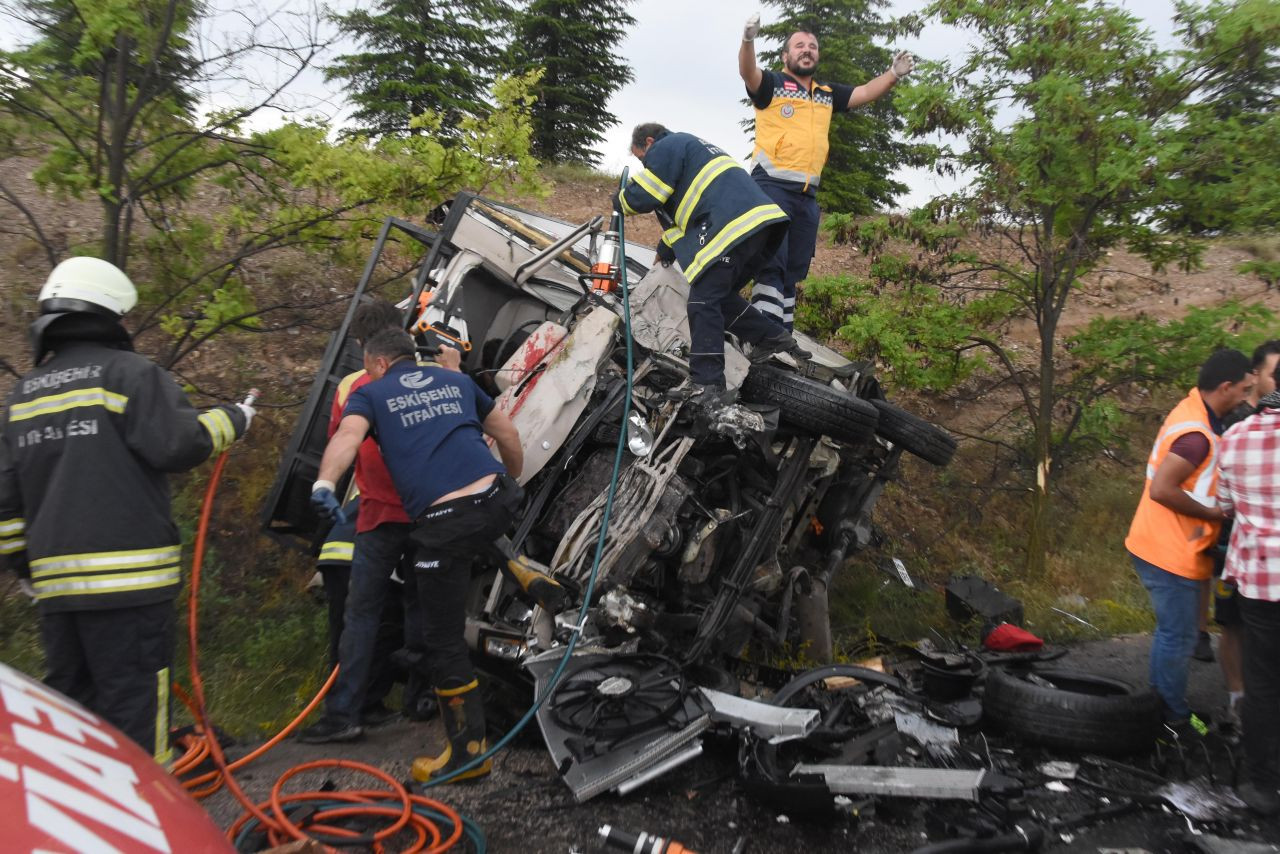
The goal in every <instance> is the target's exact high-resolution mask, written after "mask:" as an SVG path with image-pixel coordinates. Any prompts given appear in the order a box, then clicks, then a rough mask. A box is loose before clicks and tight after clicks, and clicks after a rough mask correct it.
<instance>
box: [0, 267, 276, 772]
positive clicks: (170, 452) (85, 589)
mask: <svg viewBox="0 0 1280 854" xmlns="http://www.w3.org/2000/svg"><path fill="white" fill-rule="evenodd" d="M137 300H138V295H137V291H136V290H135V289H134V286H133V283H132V282H131V281H130V280H129V277H128V276H126V275H125V274H124V273H123V272H122V271H121V270H119V269H118V268H116V267H115V266H114V265H112V264H109V263H108V262H106V261H102V260H100V259H97V258H70V259H68V260H66V261H63V262H62V263H61V264H59V265H58V266H57V267H55V268H54V269H53V272H52V273H50V274H49V280H48V281H47V282H46V283H45V285H44V287H43V288H42V289H41V291H40V296H39V309H40V315H39V317H38V318H37V319H36V321H35V323H34V324H32V327H31V332H32V343H33V345H34V351H35V364H36V367H35V369H34V370H32V371H31V372H30V373H28V374H26V375H25V376H23V377H22V378H21V379H20V380H18V383H17V386H16V387H15V388H14V390H13V392H12V393H11V394H10V396H9V402H8V407H7V409H6V412H5V414H4V417H3V421H0V554H4V555H6V556H7V557H8V560H9V563H10V566H11V567H12V568H13V569H15V570H16V571H17V572H18V574H19V575H20V576H22V577H24V578H26V579H29V583H30V587H31V589H32V590H34V596H35V599H36V603H37V606H38V608H39V612H40V632H41V636H42V640H43V642H44V650H45V658H46V664H47V667H48V675H47V677H46V679H45V681H46V682H47V683H48V684H49V686H50V687H52V688H56V689H57V690H59V691H61V692H62V693H64V694H66V695H68V696H69V697H71V698H72V699H75V700H78V701H79V702H81V703H82V704H84V705H85V706H87V707H89V708H90V709H92V710H93V711H95V712H97V713H98V714H100V715H102V716H103V717H104V718H106V719H107V720H108V721H110V722H111V723H112V724H114V725H115V726H116V727H118V728H119V729H121V730H123V731H124V732H125V733H126V734H127V735H128V736H129V737H130V738H132V739H134V740H135V741H137V742H138V743H139V744H140V745H142V747H143V748H144V749H145V750H146V751H147V752H148V753H151V754H153V755H154V756H155V757H156V759H157V760H159V761H166V760H167V758H168V756H169V732H168V730H169V724H168V720H169V715H168V713H169V681H170V672H169V670H170V664H171V661H172V658H173V633H174V613H173V598H174V596H175V595H176V594H177V592H178V588H179V586H180V584H181V562H182V554H181V541H182V540H181V536H180V535H179V533H178V529H177V526H175V525H174V523H173V518H172V516H171V514H170V507H169V504H170V496H169V484H168V473H170V472H181V471H185V470H187V469H190V468H192V467H194V466H196V465H198V464H200V463H201V462H203V461H204V460H206V459H207V458H208V457H209V456H210V455H211V454H216V453H218V452H220V451H222V450H223V449H224V448H226V447H227V446H228V445H230V444H231V443H232V442H234V441H235V440H236V439H237V438H239V437H240V436H241V435H243V434H244V431H245V430H246V429H248V426H249V422H250V420H251V419H252V418H253V414H254V412H253V409H252V408H251V407H249V406H247V405H244V404H235V405H227V406H217V407H214V408H213V409H209V410H206V411H204V412H197V411H196V410H195V409H193V408H192V406H191V404H190V403H189V402H188V401H187V399H186V397H185V396H184V395H183V393H182V390H181V389H180V388H179V387H178V385H177V383H175V382H174V380H173V378H172V377H170V376H169V374H168V373H167V372H165V371H164V370H163V369H162V368H161V367H160V366H158V365H156V364H155V363H154V362H152V361H150V360H149V359H147V358H145V357H143V356H140V355H138V354H137V353H134V352H133V345H132V341H131V339H130V336H129V333H128V332H127V331H126V330H125V328H124V327H123V326H122V325H121V317H122V316H123V315H124V314H125V313H126V312H128V311H129V310H130V309H131V308H133V306H134V304H135V303H136V302H137Z"/></svg>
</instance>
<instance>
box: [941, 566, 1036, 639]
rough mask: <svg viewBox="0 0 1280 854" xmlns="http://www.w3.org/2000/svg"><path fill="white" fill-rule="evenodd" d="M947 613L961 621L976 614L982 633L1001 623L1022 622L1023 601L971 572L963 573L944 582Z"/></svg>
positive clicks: (1016, 623)
mask: <svg viewBox="0 0 1280 854" xmlns="http://www.w3.org/2000/svg"><path fill="white" fill-rule="evenodd" d="M947 613H948V614H950V615H951V618H952V619H954V620H959V621H961V622H964V621H967V620H971V619H973V618H974V617H978V618H979V619H981V620H982V624H983V633H984V634H985V633H986V631H987V630H988V629H990V628H992V627H995V626H998V625H1000V624H1001V623H1012V624H1013V625H1015V626H1021V625H1022V603H1021V602H1019V601H1018V600H1017V599H1014V598H1013V597H1012V596H1010V595H1008V594H1007V593H1003V592H1001V591H1000V589H999V588H997V587H996V586H995V585H994V584H992V583H991V582H990V581H987V580H986V579H984V578H978V577H977V576H974V575H962V576H960V577H958V578H953V579H951V581H950V582H949V583H948V584H947Z"/></svg>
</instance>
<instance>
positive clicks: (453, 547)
mask: <svg viewBox="0 0 1280 854" xmlns="http://www.w3.org/2000/svg"><path fill="white" fill-rule="evenodd" d="M522 494H523V493H522V490H521V489H520V487H519V486H518V485H517V484H516V482H515V481H514V480H513V479H511V478H510V477H508V476H507V475H505V474H501V475H498V477H497V478H496V479H495V480H494V482H493V484H492V485H491V486H490V487H489V488H487V489H485V490H483V491H481V492H478V493H476V494H474V495H466V496H463V497H462V498H455V499H454V500H452V501H446V502H444V503H442V504H435V505H432V506H431V507H430V508H428V509H427V512H426V513H424V514H423V515H422V517H421V518H420V519H419V520H418V521H417V523H416V527H415V528H414V530H413V542H414V545H415V546H416V547H417V551H416V552H415V555H414V580H415V581H416V582H417V586H418V599H419V601H420V602H421V603H422V627H423V640H424V642H425V644H426V655H427V664H428V667H429V668H430V670H431V681H432V683H433V684H434V685H435V687H436V690H440V689H449V688H461V687H463V686H465V685H467V684H469V683H470V682H471V680H472V679H474V678H475V671H474V670H473V669H472V667H471V655H470V653H469V652H468V650H467V640H466V636H465V634H464V632H465V630H466V625H467V612H466V607H467V591H468V589H469V588H470V586H471V563H472V561H473V560H474V559H475V558H476V557H477V556H478V555H483V554H488V553H491V552H494V549H493V541H494V540H496V539H498V537H500V536H502V535H503V534H504V533H506V530H507V528H509V527H510V526H511V520H512V519H513V518H514V516H515V511H516V509H517V508H518V507H519V506H520V499H521V497H522Z"/></svg>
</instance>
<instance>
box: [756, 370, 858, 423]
mask: <svg viewBox="0 0 1280 854" xmlns="http://www.w3.org/2000/svg"><path fill="white" fill-rule="evenodd" d="M741 397H742V399H743V400H744V401H746V402H748V403H768V404H772V405H774V406H777V407H778V409H779V418H780V419H781V420H782V422H783V423H784V424H787V425H789V426H791V427H796V428H798V429H800V430H805V431H808V432H812V433H817V434H819V435H822V436H830V437H831V438H832V439H835V440H836V441H839V442H864V441H866V440H867V439H870V438H871V437H872V436H874V435H875V432H876V421H877V419H878V418H879V415H878V414H877V412H876V408H875V407H874V406H872V405H871V404H870V403H868V402H867V401H865V400H862V399H861V398H857V397H854V396H852V395H851V394H849V393H848V392H843V391H837V390H836V389H834V388H832V387H831V386H829V385H823V384H822V383H820V382H817V381H816V380H811V379H808V378H807V377H802V376H798V375H797V374H794V373H792V372H791V371H788V370H784V369H782V368H776V367H773V366H772V365H756V366H755V367H753V368H752V369H751V373H749V374H747V379H746V381H745V382H743V384H742V391H741Z"/></svg>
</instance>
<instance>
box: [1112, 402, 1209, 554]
mask: <svg viewBox="0 0 1280 854" xmlns="http://www.w3.org/2000/svg"><path fill="white" fill-rule="evenodd" d="M1188 433H1201V434H1203V435H1204V436H1205V438H1207V439H1208V440H1209V454H1208V455H1207V456H1206V457H1205V458H1204V460H1203V461H1202V462H1201V463H1200V465H1199V466H1198V467H1197V468H1196V469H1195V471H1193V472H1191V474H1190V476H1188V477H1187V479H1186V480H1184V481H1183V482H1182V484H1181V487H1182V489H1183V491H1185V492H1186V493H1187V494H1188V495H1190V496H1191V497H1192V498H1194V499H1195V500H1196V501H1199V502H1200V503H1201V504H1204V505H1205V506H1206V507H1213V506H1215V504H1216V502H1217V495H1218V435H1217V434H1216V433H1215V432H1214V430H1213V425H1212V424H1211V423H1210V421H1209V412H1208V410H1207V409H1206V408H1205V403H1204V399H1203V398H1202V397H1200V392H1199V391H1198V390H1196V389H1192V390H1191V393H1190V394H1188V395H1187V396H1186V398H1184V399H1183V401H1182V402H1181V403H1179V404H1178V405H1177V406H1175V407H1174V408H1173V411H1172V412H1170V413H1169V415H1168V417H1167V418H1165V420H1164V425H1163V426H1162V427H1161V428H1160V432H1159V433H1158V434H1157V435H1156V440H1155V442H1154V443H1153V444H1152V446H1151V456H1150V457H1149V458H1148V460H1147V477H1146V483H1145V484H1144V485H1143V487H1142V498H1141V499H1139V501H1138V509H1137V511H1136V512H1135V513H1134V515H1133V522H1132V523H1131V524H1130V525H1129V536H1128V537H1126V538H1125V541H1124V545H1125V548H1127V549H1128V550H1129V552H1130V553H1132V554H1134V555H1136V556H1137V557H1140V558H1142V559H1143V560H1145V561H1146V562H1147V563H1150V564H1153V565H1155V566H1158V567H1160V568H1161V569H1163V570H1165V571H1166V572H1172V573H1173V574H1174V575H1181V576H1183V577H1185V578H1193V579H1204V578H1208V577H1209V576H1210V575H1212V574H1213V559H1212V557H1211V556H1210V555H1209V553H1208V552H1207V551H1206V549H1209V548H1212V547H1213V545H1214V544H1215V543H1217V541H1218V529H1219V527H1220V524H1219V523H1218V522H1211V521H1209V520H1208V519H1197V518H1195V517H1193V516H1185V515H1183V514H1181V513H1177V512H1175V511H1173V510H1170V509H1169V508H1168V507H1165V506H1164V505H1163V504H1159V503H1157V502H1156V501H1153V500H1152V498H1151V479H1152V478H1153V477H1155V473H1156V470H1157V469H1159V468H1160V464H1161V463H1163V462H1164V460H1165V457H1167V456H1168V455H1169V449H1170V448H1171V447H1172V446H1173V443H1174V441H1175V440H1177V439H1178V437H1180V436H1185V435H1186V434H1188Z"/></svg>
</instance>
